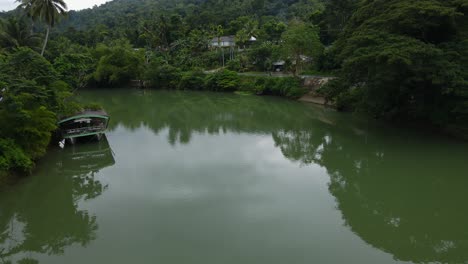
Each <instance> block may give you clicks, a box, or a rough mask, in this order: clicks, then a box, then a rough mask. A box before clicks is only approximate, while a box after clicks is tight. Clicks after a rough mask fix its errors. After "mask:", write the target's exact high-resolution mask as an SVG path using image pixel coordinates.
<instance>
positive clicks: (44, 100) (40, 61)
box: [0, 48, 76, 173]
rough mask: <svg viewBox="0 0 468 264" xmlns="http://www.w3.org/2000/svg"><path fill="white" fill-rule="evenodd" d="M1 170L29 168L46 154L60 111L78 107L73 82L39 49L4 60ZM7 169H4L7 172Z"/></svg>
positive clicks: (0, 73)
mask: <svg viewBox="0 0 468 264" xmlns="http://www.w3.org/2000/svg"><path fill="white" fill-rule="evenodd" d="M0 79H1V80H2V81H0V87H1V88H2V90H3V89H5V91H3V92H2V96H3V100H2V101H1V102H0V123H1V124H8V125H4V126H1V127H0V138H1V140H0V171H9V170H16V171H21V172H26V171H29V170H30V169H31V168H32V166H33V161H34V160H36V159H38V158H40V157H41V156H43V155H44V154H45V152H46V149H47V147H48V145H49V142H50V139H51V135H52V133H53V132H54V131H55V129H56V122H57V115H59V114H64V113H68V112H71V111H73V110H74V109H76V104H74V103H73V102H72V101H69V98H70V96H71V95H72V94H71V91H70V90H71V89H70V86H69V85H68V84H67V83H65V82H63V81H59V80H58V74H57V72H56V71H55V70H54V69H53V67H52V65H51V64H50V63H49V62H48V61H47V60H46V59H44V58H43V57H41V56H40V55H39V54H38V53H36V52H34V51H32V50H30V49H28V48H20V49H18V50H17V51H16V52H14V53H12V54H9V55H7V56H5V57H4V59H2V60H0ZM3 173H4V172H3Z"/></svg>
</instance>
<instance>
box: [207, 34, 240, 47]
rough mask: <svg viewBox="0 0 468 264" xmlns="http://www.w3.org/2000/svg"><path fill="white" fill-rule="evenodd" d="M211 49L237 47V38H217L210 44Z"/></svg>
mask: <svg viewBox="0 0 468 264" xmlns="http://www.w3.org/2000/svg"><path fill="white" fill-rule="evenodd" d="M210 46H211V47H215V48H218V47H222V48H228V47H235V46H236V36H222V37H219V38H218V37H215V38H213V39H212V40H211V43H210Z"/></svg>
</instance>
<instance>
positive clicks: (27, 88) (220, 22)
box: [0, 0, 468, 174]
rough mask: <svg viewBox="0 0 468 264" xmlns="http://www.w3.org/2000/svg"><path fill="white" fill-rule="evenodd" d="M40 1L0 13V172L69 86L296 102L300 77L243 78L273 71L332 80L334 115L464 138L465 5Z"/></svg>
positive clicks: (452, 0)
mask: <svg viewBox="0 0 468 264" xmlns="http://www.w3.org/2000/svg"><path fill="white" fill-rule="evenodd" d="M42 2H44V1H40V0H22V1H20V3H19V4H20V6H19V7H18V8H17V9H16V10H14V11H11V12H7V13H0V18H1V20H0V21H1V22H0V76H1V78H0V98H2V101H0V120H1V123H2V124H14V125H9V126H2V127H1V128H0V138H1V139H0V174H5V172H6V171H23V172H24V171H28V170H30V169H31V168H32V167H33V163H34V161H35V160H36V159H38V158H40V157H41V156H42V155H43V154H44V153H45V151H46V147H47V145H48V144H49V142H50V138H51V133H52V132H53V131H54V130H55V129H56V125H55V124H56V120H57V117H58V116H60V115H63V114H64V113H66V112H70V111H73V110H76V109H78V108H79V106H78V105H76V104H75V103H73V101H72V100H70V99H65V98H69V97H70V96H72V92H73V91H74V90H76V89H77V88H82V87H90V88H92V87H94V88H98V87H121V86H125V85H127V84H128V83H129V82H130V81H131V80H145V83H146V84H147V86H148V87H151V88H164V89H195V90H211V91H243V92H248V93H252V94H257V95H279V96H285V97H289V98H297V97H299V96H301V95H302V94H303V93H304V90H303V89H302V88H301V87H300V84H299V80H298V78H296V77H290V78H281V79H280V78H268V77H255V78H254V77H249V78H247V77H243V76H239V75H238V72H270V71H273V70H275V69H276V68H275V65H276V66H277V65H280V64H281V66H283V67H284V69H283V70H284V71H289V72H291V73H293V75H294V76H297V75H299V74H301V73H319V74H321V73H324V72H325V73H327V74H333V75H334V76H336V77H337V79H336V80H335V81H333V82H331V83H329V84H328V85H327V86H325V87H323V88H322V89H321V90H320V91H319V92H320V93H321V94H322V96H324V97H326V98H327V99H328V100H330V101H331V102H334V103H335V104H336V107H337V108H338V109H340V110H350V111H363V112H366V113H368V114H370V115H371V116H373V117H377V118H385V119H388V120H392V121H394V120H397V121H403V122H411V123H421V124H424V125H428V126H431V127H436V128H438V129H443V130H450V131H451V132H456V133H458V134H461V135H466V134H468V133H467V130H466V129H467V128H466V127H467V125H466V124H468V72H467V71H466V69H467V68H468V51H467V48H466V47H468V18H467V12H468V2H467V1H466V0H415V1H411V2H409V1H406V0H388V1H380V0H287V1H285V0H234V1H227V0H114V1H111V2H108V3H106V4H104V5H101V6H99V7H97V6H95V7H93V8H91V9H86V10H82V11H78V12H76V11H70V12H67V14H66V15H65V14H64V13H65V9H66V8H65V5H64V4H66V1H65V2H63V1H62V0H54V1H52V2H54V3H55V4H56V5H55V9H50V8H47V6H44V5H41V3H42ZM41 8H45V9H41ZM49 33H50V34H49ZM222 39H230V40H231V41H235V44H234V45H228V46H225V47H224V46H222V45H224V44H221V43H222V41H221V40H222ZM41 53H43V56H41ZM279 62H281V63H279ZM220 69H222V70H220ZM213 70H218V71H217V72H216V73H208V72H213Z"/></svg>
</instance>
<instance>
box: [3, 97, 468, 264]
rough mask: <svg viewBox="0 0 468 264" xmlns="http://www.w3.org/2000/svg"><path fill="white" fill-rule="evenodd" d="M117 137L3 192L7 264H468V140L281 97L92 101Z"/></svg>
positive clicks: (68, 153) (47, 161)
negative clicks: (106, 116) (106, 115)
mask: <svg viewBox="0 0 468 264" xmlns="http://www.w3.org/2000/svg"><path fill="white" fill-rule="evenodd" d="M80 96H81V99H82V100H83V101H87V102H97V103H100V104H101V105H103V106H104V107H105V109H106V110H107V112H108V113H109V114H110V115H111V124H110V130H109V132H108V133H107V139H103V140H102V141H101V142H98V143H97V142H94V143H93V142H90V143H82V144H79V145H75V146H71V145H67V146H66V148H65V149H63V150H62V149H59V148H58V147H57V148H52V149H51V150H50V152H49V154H48V155H47V156H46V157H45V158H44V159H43V160H41V161H40V162H39V164H38V166H37V169H36V170H35V172H34V174H33V175H32V176H30V177H27V178H25V179H23V180H21V181H20V182H19V183H18V184H16V185H14V186H12V187H9V188H8V189H6V190H5V191H3V192H2V193H0V264H1V263H19V264H25V263H46V264H48V263H52V264H54V263H68V264H73V263H76V264H78V263H79V264H82V263H112V264H120V263H132V264H133V263H136V264H137V263H165V264H184V263H194V264H223V263H226V264H229V263H233V264H250V263H252V264H254V263H255V264H275V263H278V264H279V263H281V264H302V263H468V205H467V203H468V152H467V150H468V145H467V143H463V142H460V141H456V140H451V139H447V138H444V137H440V136H435V135H430V134H424V133H422V132H421V131H419V132H415V131H411V130H403V129H398V128H392V126H390V125H383V124H378V123H375V122H371V121H368V120H366V119H362V118H358V117H356V116H354V115H352V114H343V113H336V112H334V111H332V110H327V109H323V108H319V107H316V106H312V105H308V104H302V103H298V102H294V101H289V100H285V99H281V98H268V97H254V96H241V95H235V94H216V93H203V92H167V91H147V92H143V91H136V90H128V89H122V90H98V91H82V92H81V95H80Z"/></svg>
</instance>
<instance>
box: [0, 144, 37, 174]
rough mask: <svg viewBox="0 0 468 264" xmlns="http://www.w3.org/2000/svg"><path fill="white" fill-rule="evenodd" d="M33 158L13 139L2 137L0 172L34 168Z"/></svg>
mask: <svg viewBox="0 0 468 264" xmlns="http://www.w3.org/2000/svg"><path fill="white" fill-rule="evenodd" d="M32 166H33V162H32V160H31V159H30V158H29V157H28V156H27V155H26V154H25V153H24V152H23V150H22V149H21V148H19V147H18V145H16V144H15V142H13V141H12V140H11V139H0V174H1V173H2V172H4V173H5V172H7V171H11V170H21V171H23V172H26V171H29V170H31V169H32Z"/></svg>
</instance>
